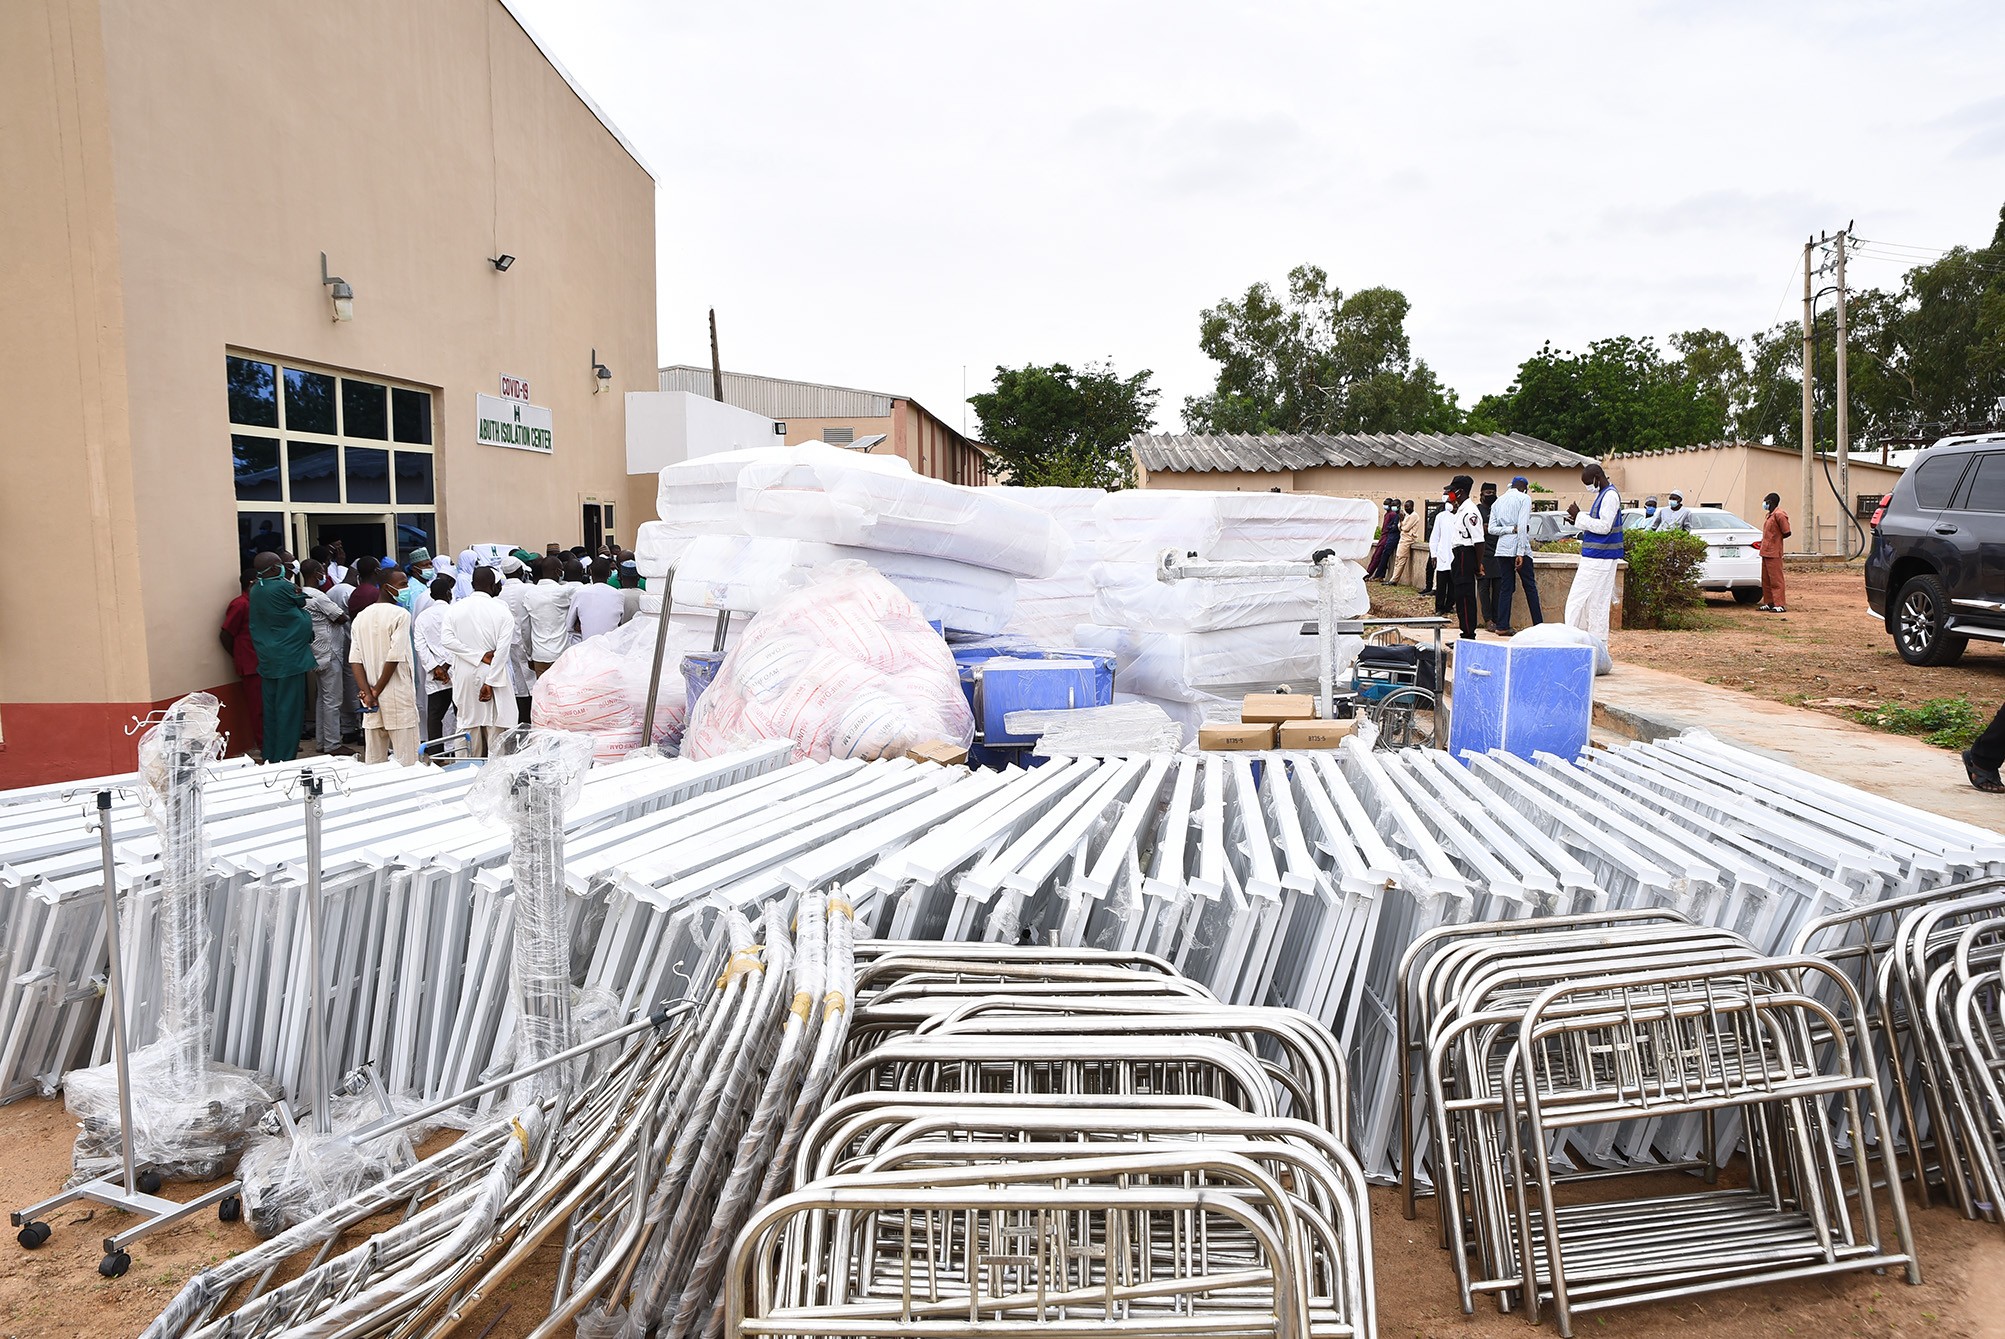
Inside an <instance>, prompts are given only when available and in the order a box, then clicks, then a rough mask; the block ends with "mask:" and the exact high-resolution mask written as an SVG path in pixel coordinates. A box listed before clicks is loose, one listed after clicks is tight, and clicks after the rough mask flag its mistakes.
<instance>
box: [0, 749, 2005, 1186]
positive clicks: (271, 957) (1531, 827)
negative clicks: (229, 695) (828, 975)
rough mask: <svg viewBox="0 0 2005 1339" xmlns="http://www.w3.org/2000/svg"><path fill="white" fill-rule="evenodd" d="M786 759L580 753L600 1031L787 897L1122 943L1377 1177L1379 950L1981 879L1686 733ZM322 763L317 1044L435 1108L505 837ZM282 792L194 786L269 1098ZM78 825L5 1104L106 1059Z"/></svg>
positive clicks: (992, 937)
mask: <svg viewBox="0 0 2005 1339" xmlns="http://www.w3.org/2000/svg"><path fill="white" fill-rule="evenodd" d="M784 751H785V746H784V745H778V746H774V747H773V748H771V749H769V750H767V751H766V752H764V753H760V752H757V751H755V752H754V753H752V754H749V755H745V756H743V757H741V758H739V759H737V760H732V759H725V760H719V762H718V763H715V764H695V763H689V762H685V761H677V762H674V763H663V762H659V761H656V762H638V761H637V762H633V763H627V764H618V765H614V766H610V767H601V768H597V769H594V771H593V772H592V773H591V774H590V778H589V780H588V781H587V784H586V787H585V796H584V799H583V800H582V801H581V803H580V804H579V806H578V809H577V811H576V812H575V813H574V814H573V815H572V816H571V819H570V822H569V824H568V832H569V835H568V839H567V845H566V869H567V885H568V887H569V889H570V891H571V893H572V894H573V899H572V921H573V964H574V981H575V983H576V984H577V986H578V987H579V989H580V999H581V1002H582V1001H583V1000H584V998H585V996H586V995H587V994H590V995H591V997H592V998H593V999H595V1000H601V1001H604V1002H605V1004H606V1005H607V1006H613V1005H617V1007H618V1009H619V1010H620V1012H621V1013H622V1015H623V1016H624V1015H630V1014H632V1013H633V1012H636V1011H645V1010H646V1009H648V1008H650V1007H652V1006H653V1005H654V1004H656V1003H658V1002H659V1001H661V1000H664V999H671V998H680V997H681V996H683V995H684V994H685V993H686V990H687V988H688V983H689V982H690V981H702V980H705V979H707V978H708V977H710V976H712V975H714V973H715V972H716V970H717V968H718V964H719V963H721V962H722V960H723V958H724V955H725V943H724V936H723V934H722V930H721V924H722V913H723V912H724V911H726V910H727V909H728V910H735V911H738V912H742V913H744V914H746V915H755V914H756V913H758V912H759V911H760V910H761V909H762V908H764V907H765V906H767V905H770V904H773V903H791V902H792V901H794V900H795V899H797V898H798V896H799V895H800V894H802V893H806V892H833V893H835V894H836V895H837V896H839V897H841V898H842V899H843V900H845V901H846V902H848V903H849V904H851V905H852V906H854V908H855V912H856V916H857V920H858V925H859V930H860V932H864V933H870V934H875V935H877V936H880V937H887V938H893V939H948V940H968V941H986V942H990V943H1002V944H1007V943H1018V942H1034V943H1037V944H1039V945H1044V946H1049V945H1052V944H1057V945H1060V946H1091V947H1100V948H1106V949H1115V950H1123V951H1145V952H1149V953H1154V954H1158V955H1160V956H1162V957H1163V958H1165V959H1167V960H1168V961H1170V962H1171V963H1173V964H1174V965H1175V966H1176V967H1177V969H1178V970H1180V971H1182V972H1184V973H1186V974H1187V975H1189V976H1190V977H1192V978H1193V979H1195V980H1196V981H1198V982H1199V983H1201V984H1202V985H1204V986H1205V987H1206V988H1207V989H1209V990H1210V991H1212V992H1213V993H1214V994H1215V995H1217V997H1218V998H1219V999H1221V1000H1223V1001H1225V1002H1227V1003H1231V1004H1237V1005H1249V1004H1255V1005H1264V1004H1279V1005H1288V1006H1292V1007H1295V1008H1299V1009H1301V1010H1303V1011H1304V1012H1306V1013H1308V1014H1310V1015H1312V1016H1313V1017H1315V1018H1316V1019H1318V1020H1319V1021H1320V1022H1321V1023H1323V1024H1324V1025H1325V1026H1327V1027H1328V1028H1330V1029H1331V1031H1332V1032H1333V1033H1334V1034H1335V1036H1336V1037H1337V1038H1338V1040H1339V1042H1340V1043H1341V1045H1342V1047H1343V1048H1344V1050H1345V1052H1346V1054H1347V1055H1349V1056H1350V1058H1351V1072H1352V1075H1353V1083H1354V1085H1355V1090H1354V1092H1353V1094H1352V1103H1353V1106H1354V1110H1355V1112H1356V1117H1355V1120H1354V1123H1353V1139H1354V1142H1355V1146H1356V1148H1357V1150H1358V1153H1359V1156H1360V1160H1361V1161H1362V1162H1363V1163H1364V1165H1365V1167H1366V1169H1367V1171H1368V1172H1370V1173H1371V1174H1372V1175H1374V1176H1376V1177H1380V1178H1386V1177H1390V1176H1391V1175H1392V1174H1393V1172H1394V1170H1395V1165H1396V1164H1395V1156H1394V1150H1395V1148H1396V1146H1397V1143H1398V1137H1397V1126H1398V1123H1399V1119H1400V1111H1399V1100H1398V1097H1397V1088H1398V1083H1397V1075H1398V1073H1399V1070H1400V1064H1399V1061H1400V1055H1401V1047H1402V1044H1403V1040H1404V1043H1405V1044H1409V1045H1410V1044H1412V1042H1413V1039H1411V1038H1407V1039H1402V1038H1400V1036H1399V1035H1398V1024H1397V1016H1398V999H1397V981H1398V972H1399V963H1400V959H1401V957H1402V955H1403V954H1404V953H1405V951H1406V949H1407V947H1408V946H1409V945H1410V944H1411V943H1412V942H1413V941H1414V940H1415V938H1416V937H1418V936H1419V935H1422V934H1424V933H1425V932H1426V931H1428V930H1429V929H1432V928H1434V927H1436V926H1440V925H1447V924H1459V923H1466V922H1471V921H1498V920H1511V919H1518V918H1522V917H1527V916H1532V915H1538V914H1548V913H1581V912H1591V911H1606V910H1612V909H1656V908H1669V909H1672V910H1675V911H1677V912H1679V913H1680V914H1682V915H1684V916H1686V917H1688V918H1689V919H1691V920H1692V921H1694V922H1697V923H1701V924H1706V925H1714V926H1718V927H1721V928H1726V929H1731V930H1733V931H1735V932H1736V933H1739V934H1741V935H1744V936H1746V937H1747V939H1748V940H1749V942H1750V943H1751V944H1752V945H1753V946H1754V947H1755V948H1756V949H1757V950H1758V951H1760V952H1763V953H1771V954H1773V953H1782V952H1786V951H1788V949H1789V947H1790V944H1791V941H1792V939H1793V937H1794V936H1796V935H1797V934H1798V932H1799V931H1800V930H1801V929H1802V927H1803V926H1805V925H1806V924H1808V923H1809V922H1810V921H1811V920H1813V919H1814V918H1816V917H1820V916H1824V915H1828V914H1830V913H1832V912H1835V911H1842V910H1844V909H1846V908H1850V907H1854V906H1857V905H1860V904H1870V903H1873V902H1876V901H1878V900H1880V899H1883V898H1887V897H1891V896H1896V895H1903V894H1911V893H1914V892H1918V891H1923V890H1927V889H1929V888H1934V887H1940V886H1946V885H1948V884H1951V883H1955V882H1958V881H1962V880H1966V879H1970V878H1976V877H1980V876H1983V875H1986V874H1992V873H2000V872H2005V837H2001V836H1999V834H1996V833H1992V832H1988V831H1985V830H1983V829H1979V828H1975V827H1971V826H1970V825H1967V824H1962V823H1957V822H1954V821H1952V820H1947V819H1943V818H1940V817H1937V816H1935V815H1931V814H1927V813H1925V812H1923V811H1920V810H1916V809H1913V808H1910V807H1907V806H1902V805H1898V804H1894V803H1891V802H1888V801H1885V800H1882V799H1880V798H1879V797H1876V796H1869V795H1865V794H1863V793H1861V792H1858V791H1856V790H1852V789H1850V788H1847V787H1844V786H1841V785H1838V784H1836V783H1833V782H1830V781H1827V780H1825V779H1823V778H1820V777H1816V776H1812V775H1809V774H1807V773H1804V772H1801V771H1798V770H1795V769H1792V768H1789V767H1786V766H1784V765H1782V764H1779V763H1776V762H1773V761H1772V760H1769V759H1767V758H1764V757H1761V756H1759V755H1756V754H1752V753H1749V752H1747V751H1745V750H1740V749H1736V748H1732V747H1730V746H1727V745H1724V744H1721V743H1719V742H1717V741H1714V740H1711V739H1706V738H1687V739H1682V740H1676V741H1667V742H1663V743H1657V744H1649V745H1641V744H1639V745H1631V746H1627V747H1624V748H1621V749H1616V750H1613V751H1594V752H1591V753H1590V754H1588V755H1587V756H1585V757H1584V758H1582V759H1579V760H1564V759H1559V758H1552V757H1541V758H1538V759H1535V760H1530V761H1527V760H1524V759H1519V758H1514V757H1509V756H1505V755H1491V756H1483V757H1472V758H1468V759H1464V760H1461V761H1457V760H1455V759H1451V758H1450V757H1448V756H1447V755H1445V754H1442V753H1439V752H1434V751H1427V750H1407V751H1401V752H1394V753H1374V752H1370V751H1367V750H1363V749H1361V748H1358V747H1357V746H1356V745H1355V744H1354V743H1353V744H1347V745H1346V747H1345V748H1344V749H1342V750H1341V751H1338V752H1335V753H1295V754H1280V753H1276V754H1249V755H1227V754H1151V755H1141V756H1134V757H1118V758H1105V759H1095V758H1073V759H1058V760H1054V761H1052V762H1051V763H1050V764H1048V765H1046V766H1042V767H1038V768H1034V769H1030V770H1027V771H1026V770H1007V771H1000V772H990V771H976V772H969V771H966V770H964V769H958V768H945V767H939V766H937V765H933V764H915V763H910V762H904V761H894V762H880V763H868V764H866V763H856V762H833V763H822V764H807V763H803V764H798V765H794V766H782V765H780V761H781V758H782V756H783V754H784ZM327 770H328V772H329V773H330V774H331V775H333V776H336V777H339V778H340V779H341V781H342V783H343V787H342V788H345V791H346V793H345V794H339V793H337V794H331V795H330V797H329V799H328V801H327V809H328V813H327V817H326V820H325V828H326V832H327V846H328V850H327V852H326V861H325V868H326V870H327V886H326V894H325V895H326V896H327V898H328V914H329V923H330V925H332V926H334V927H335V929H334V930H333V931H332V932H331V933H330V934H329V936H328V942H327V946H326V956H327V961H326V964H325V966H326V977H327V980H328V981H329V982H330V983H332V984H331V987H330V988H331V990H332V991H333V992H334V993H333V998H332V999H331V1000H330V1005H331V1007H330V1010H329V1015H330V1018H331V1019H332V1020H333V1022H334V1029H333V1034H332V1035H331V1037H330V1042H331V1047H330V1054H331V1057H332V1061H333V1063H334V1064H335V1065H336V1066H338V1067H339V1069H338V1070H337V1072H339V1070H345V1069H346V1068H348V1067H350V1066H353V1065H355V1064H358V1063H360V1062H361V1061H362V1060H364V1059H373V1060H374V1061H376V1062H377V1065H378V1067H379V1070H380V1071H381V1073H382V1076H383V1078H384V1081H385V1083H386V1085H387V1086H388V1087H389V1089H390V1090H391V1091H392V1092H393V1093H399V1094H410V1095H422V1096H426V1097H433V1098H436V1097H440V1096H446V1095H450V1094H452V1093H454V1092H458V1091H462V1090H464V1089H465V1088H466V1087H469V1086H471V1085H472V1084H473V1083H474V1082H476V1081H477V1080H478V1079H479V1078H480V1076H481V1075H482V1074H484V1073H487V1072H490V1071H491V1070H492V1069H493V1067H494V1066H495V1065H496V1064H497V1063H498V1062H505V1061H506V1059H507V1056H508V1054H509V1051H508V1046H509V1038H510V1034H511V1026H512V1022H513V1020H512V1017H511V1015H510V1012H509V1005H508V991H507V989H506V986H507V965H508V944H509V930H510V923H511V910H512V902H511V897H512V889H511V887H510V885H509V878H508V873H507V869H506V864H505V856H506V850H507V841H506V837H505V835H504V834H503V833H501V832H500V831H499V830H498V829H492V828H487V827H484V826H482V825H481V824H479V823H478V822H476V821H475V820H474V819H472V818H471V817H470V816H468V815H467V814H466V813H465V809H464V806H463V804H462V803H461V800H462V798H463V792H464V789H465V786H466V780H465V777H464V774H461V773H455V772H451V771H447V772H442V773H441V772H428V771H427V772H406V771H403V770H401V769H394V768H382V769H364V768H357V767H353V766H347V765H341V766H334V767H330V768H327ZM286 775H288V773H285V772H279V773H276V774H274V773H271V772H263V773H258V774H255V775H249V774H243V773H241V772H239V771H236V770H233V769H224V770H223V771H221V772H220V773H219V775H218V777H217V779H216V781H215V782H214V783H212V786H211V790H210V796H211V799H210V815H211V823H210V826H211V833H210V845H211V849H212V851H213V852H214V856H215V859H214V861H213V868H212V870H211V878H212V881H213V886H212V893H211V905H212V906H213V907H214V908H216V910H215V912H214V916H215V922H216V924H215V930H216V934H215V941H216V942H215V948H214V950H213V951H214V953H215V955H216V962H215V968H216V970H215V972H214V979H215V981H216V999H215V1001H214V1007H215V1018H216V1031H215V1036H214V1038H213V1044H212V1049H211V1053H212V1055H214V1056H215V1058H217V1059H220V1060H226V1061H229V1062H231V1063H235V1064H239V1065H243V1066H245V1067H249V1068H263V1069H270V1070H272V1071H274V1072H276V1073H278V1075H279V1076H280V1077H281V1078H282V1079H284V1080H285V1081H286V1083H287V1085H288V1087H289V1088H290V1087H293V1086H294V1085H296V1083H297V1081H298V1079H299V1077H300V1075H299V1072H298V1071H299V1066H300V1062H299V1060H298V1059H297V1057H298V1056H300V1055H301V1054H302V1053H303V1049H304V1048H303V1047H302V1046H300V1045H299V1039H300V1038H301V1036H302V1035H303V1033H302V1029H303V1027H304V1023H305V1020H304V1009H305V1005H306V1000H305V998H304V994H303V991H302V987H301V986H300V984H299V983H300V982H301V981H302V980H303V979H304V978H305V975H306V974H305V973H304V972H303V971H301V970H300V964H301V962H302V959H301V957H300V955H301V954H302V953H303V952H304V947H303V942H302V941H303V935H302V933H301V932H300V931H299V930H298V928H297V927H298V926H299V925H300V924H301V922H302V921H303V917H301V916H300V915H299V899H300V898H301V897H302V896H303V892H302V887H301V883H302V878H301V874H300V871H301V870H302V869H303V851H302V850H301V837H300V825H299V822H298V814H297V810H296V807H295V805H294V804H293V803H292V802H291V801H290V800H289V799H288V798H287V797H286V795H285V793H284V791H283V789H282V787H280V786H276V785H274V786H271V787H267V786H266V784H265V781H266V779H267V778H268V777H276V778H283V777H284V776H286ZM114 822H115V828H116V832H117V837H118V841H117V843H116V845H117V849H118V852H119V856H120V859H121V860H122V861H123V862H124V864H125V866H126V868H125V870H124V871H122V874H121V883H122V885H123V886H124V887H125V888H126V889H127V890H128V892H127V900H128V909H127V920H128V923H129V925H130V929H129V931H128V935H127V939H126V943H127V944H128V945H130V946H131V947H130V960H129V968H130V971H131V973H132V979H133V981H134V999H135V1013H136V1015H140V1016H141V1018H140V1021H141V1022H142V1024H143V1022H144V1018H143V1014H144V1010H143V1007H142V1005H141V1003H140V1002H141V1001H143V1000H145V999H147V998H150V996H149V995H148V986H147V983H146V981H145V979H144V978H145V964H146V963H147V962H149V961H151V960H152V958H151V957H150V956H149V949H148V944H149V942H150V941H149V939H148V934H149V929H148V926H147V924H146V917H147V905H148V904H147V889H148V879H149V877H150V876H149V873H148V870H149V868H150V862H152V861H154V860H155V859H156V857H157V852H155V851H154V850H153V848H152V836H151V828H150V826H148V825H146V824H145V823H144V821H143V819H141V818H140V817H139V816H138V814H137V812H136V810H135V809H133V808H132V806H131V805H130V804H129V803H128V804H127V805H125V807H123V808H121V809H118V810H115V811H114ZM72 829H73V831H72ZM88 841H89V834H88V833H87V832H86V831H85V830H84V828H83V824H82V821H81V814H80V805H79V804H78V802H77V801H76V800H75V799H71V800H67V801H65V800H61V799H59V798H58V797H56V796H51V795H44V796H42V797H39V798H38V799H35V800H31V801H28V802H25V803H23V804H19V805H14V806H10V807H7V808H4V809H0V842H4V845H0V852H4V856H0V858H4V864H0V929H4V934H5V944H6V952H7V953H8V955H9V957H8V971H7V973H6V976H5V978H4V980H0V1043H4V1050H0V1073H4V1075H5V1077H6V1082H7V1083H8V1085H9V1087H8V1089H7V1090H6V1091H7V1092H8V1093H9V1094H11V1095H19V1094H21V1093H24V1092H30V1091H33V1090H34V1088H35V1086H36V1085H37V1084H38V1083H40V1084H42V1085H44V1086H47V1085H50V1084H53V1082H54V1081H55V1076H56V1075H58V1074H59V1073H60V1072H61V1071H62V1070H63V1069H65V1068H67V1067H69V1066H72V1065H74V1064H76V1063H79V1062H80V1061H82V1060H84V1059H87V1058H88V1057H89V1055H90V1054H91V1053H92V1052H93V1051H97V1053H100V1054H101V1053H102V1052H101V1047H102V1040H101V1039H100V1038H99V1036H98V1034H99V1032H100V1028H99V1020H98V1008H97V991H96V989H95V987H94V985H93V980H94V977H95V976H96V974H98V973H100V972H101V971H102V970H103V964H102V962H101V957H100V955H101V953H102V947H101V931H100V930H98V929H97V928H96V924H95V919H94V918H95V915H96V907H97V905H98V903H97V896H96V895H97V891H98V876H97V873H96V870H95V861H94V854H93V853H92V852H90V851H89V850H88V849H87V847H86V845H85V844H86V843H87V842H88ZM77 908H81V914H79V912H78V910H77ZM147 1035H150V1034H148V1033H146V1032H145V1031H143V1029H142V1030H140V1031H138V1032H137V1033H136V1038H137V1039H138V1040H140V1041H143V1040H144V1039H145V1037H146V1036H147ZM1688 1133H1689V1132H1687V1131H1683V1130H1674V1131H1667V1132H1663V1135H1662V1137H1663V1138H1665V1139H1670V1140H1674V1141H1675V1142H1677V1143H1679V1144H1680V1145H1681V1146H1682V1144H1683V1143H1684V1142H1685V1141H1686V1139H1687V1136H1688ZM1657 1137H1658V1134H1657V1133H1656V1132H1652V1133H1651V1135H1650V1136H1649V1138H1651V1139H1655V1138H1657ZM1654 1151H1655V1152H1664V1151H1666V1150H1664V1149H1662V1148H1658V1149H1655V1150H1654ZM1671 1151H1678V1150H1671ZM1599 1153H1600V1155H1601V1156H1606V1157H1609V1158H1615V1159H1628V1158H1644V1157H1649V1156H1652V1154H1653V1148H1652V1146H1651V1145H1650V1144H1649V1143H1648V1142H1647V1141H1645V1142H1636V1141H1634V1140H1632V1141H1631V1142H1629V1143H1627V1144H1625V1145H1623V1146H1621V1147H1617V1146H1615V1145H1612V1144H1611V1145H1609V1146H1607V1147H1606V1148H1604V1149H1601V1150H1599Z"/></svg>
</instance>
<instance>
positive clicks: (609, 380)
mask: <svg viewBox="0 0 2005 1339" xmlns="http://www.w3.org/2000/svg"><path fill="white" fill-rule="evenodd" d="M592 375H593V376H595V377H597V378H598V379H599V384H598V385H596V386H594V387H593V388H592V394H594V395H597V394H598V393H599V392H600V391H609V390H611V389H612V388H613V369H612V368H610V367H607V366H606V365H605V364H604V363H602V362H600V361H599V351H598V350H597V349H593V350H592Z"/></svg>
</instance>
